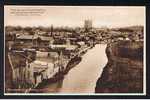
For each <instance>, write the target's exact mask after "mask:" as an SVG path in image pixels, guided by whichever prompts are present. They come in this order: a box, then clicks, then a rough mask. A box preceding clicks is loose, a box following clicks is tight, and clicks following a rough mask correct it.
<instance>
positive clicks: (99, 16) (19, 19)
mask: <svg viewBox="0 0 150 100" xmlns="http://www.w3.org/2000/svg"><path fill="white" fill-rule="evenodd" d="M87 19H89V20H92V22H93V27H104V26H106V27H124V26H132V25H145V7H144V6H143V7H142V6H139V7H138V6H5V7H4V25H5V26H6V25H12V26H18V25H20V26H51V25H53V26H54V27H55V26H59V27H60V26H69V27H83V26H84V20H87Z"/></svg>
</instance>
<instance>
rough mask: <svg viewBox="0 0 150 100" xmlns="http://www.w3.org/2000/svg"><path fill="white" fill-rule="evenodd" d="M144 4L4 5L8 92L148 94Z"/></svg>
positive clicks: (39, 93)
mask: <svg viewBox="0 0 150 100" xmlns="http://www.w3.org/2000/svg"><path fill="white" fill-rule="evenodd" d="M145 18H146V15H145V6H27V5H26V6H22V5H16V6H15V5H5V6H4V46H5V50H4V95H64V94H65V95H122V94H123V95H145V94H146V65H145V63H146V62H145V55H146V52H145V51H146V50H145V48H146V47H145V46H146V43H145V42H146V40H145V37H146V35H145V34H146V33H145V28H146V26H145V23H146V21H145Z"/></svg>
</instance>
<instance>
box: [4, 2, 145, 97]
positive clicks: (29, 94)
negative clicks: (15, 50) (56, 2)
mask: <svg viewBox="0 0 150 100" xmlns="http://www.w3.org/2000/svg"><path fill="white" fill-rule="evenodd" d="M5 6H21V5H4V9H5ZM33 6H34V5H33ZM35 6H36V5H35ZM46 6H47V5H46ZM40 7H44V6H40ZM52 7H60V6H52ZM63 7H80V6H63ZM84 7H88V6H84ZM90 7H98V6H90ZM103 7H114V6H103ZM115 7H128V6H115ZM129 7H138V6H129ZM139 7H144V12H145V14H144V62H143V64H144V70H143V77H144V78H143V93H5V74H4V95H15V96H19V95H22V96H24V95H27V96H31V95H42V96H44V95H45V96H46V95H54V96H55V95H56V96H58V95H66V96H67V95H76V96H78V95H85V96H86V95H87V96H90V95H91V96H101V95H104V96H105V95H106V96H107V95H113V96H119V95H127V96H129V95H137V96H141V95H146V6H139ZM4 19H5V11H4ZM4 73H5V20H4Z"/></svg>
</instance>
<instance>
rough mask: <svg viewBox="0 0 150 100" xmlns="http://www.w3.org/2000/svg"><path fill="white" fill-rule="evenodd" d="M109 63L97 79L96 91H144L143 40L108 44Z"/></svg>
mask: <svg viewBox="0 0 150 100" xmlns="http://www.w3.org/2000/svg"><path fill="white" fill-rule="evenodd" d="M106 54H107V57H108V63H107V65H106V66H105V67H104V69H103V72H102V75H100V78H99V79H98V80H97V83H96V88H95V92H96V93H142V92H143V42H141V41H137V42H131V41H120V42H114V43H111V44H109V45H108V46H107V48H106Z"/></svg>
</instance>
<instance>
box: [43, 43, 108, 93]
mask: <svg viewBox="0 0 150 100" xmlns="http://www.w3.org/2000/svg"><path fill="white" fill-rule="evenodd" d="M105 49H106V44H97V45H95V47H93V48H92V49H89V50H88V51H87V52H86V53H85V54H84V55H83V56H82V61H81V62H80V63H79V64H78V65H76V66H75V67H74V68H72V69H71V70H70V71H69V73H68V74H67V75H65V77H64V79H63V80H61V81H59V82H57V83H53V84H49V85H46V86H44V87H43V88H42V90H43V92H45V93H94V92H95V86H96V82H97V80H98V78H99V77H100V75H101V73H102V71H103V68H104V67H105V65H106V63H107V57H106V54H105Z"/></svg>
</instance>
